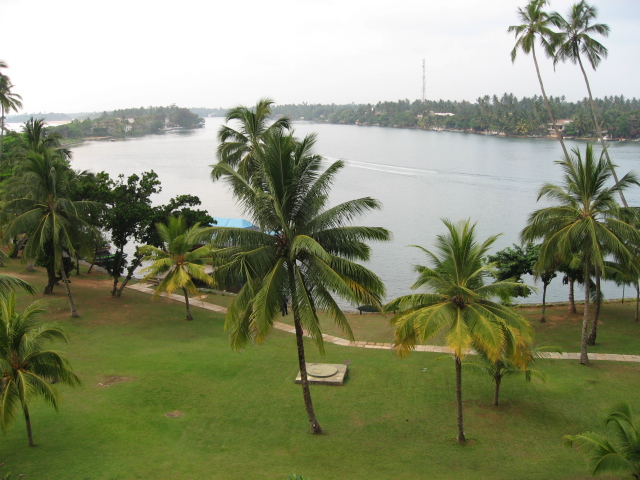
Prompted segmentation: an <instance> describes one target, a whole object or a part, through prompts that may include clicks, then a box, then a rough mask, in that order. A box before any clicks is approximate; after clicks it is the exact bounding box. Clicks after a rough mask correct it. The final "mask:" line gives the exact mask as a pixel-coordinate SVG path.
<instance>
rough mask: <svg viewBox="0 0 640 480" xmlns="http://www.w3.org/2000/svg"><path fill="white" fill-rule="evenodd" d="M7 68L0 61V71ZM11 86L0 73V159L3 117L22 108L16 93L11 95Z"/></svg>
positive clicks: (0, 153) (6, 78) (19, 97)
mask: <svg viewBox="0 0 640 480" xmlns="http://www.w3.org/2000/svg"><path fill="white" fill-rule="evenodd" d="M3 68H7V64H6V63H5V62H4V61H2V60H0V69H3ZM12 88H13V84H12V83H11V80H10V79H9V77H7V76H6V75H5V74H3V73H2V71H0V157H2V142H3V140H4V130H5V128H4V119H5V115H6V114H7V113H8V112H10V111H11V110H13V111H16V112H17V111H18V110H19V109H20V108H22V97H21V96H20V95H18V94H17V93H13V92H12V91H11V89H12Z"/></svg>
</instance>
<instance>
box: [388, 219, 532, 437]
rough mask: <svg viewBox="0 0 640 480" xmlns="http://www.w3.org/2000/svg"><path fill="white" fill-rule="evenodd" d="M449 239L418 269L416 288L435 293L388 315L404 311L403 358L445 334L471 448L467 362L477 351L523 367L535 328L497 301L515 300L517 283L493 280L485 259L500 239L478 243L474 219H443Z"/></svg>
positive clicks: (398, 341) (397, 319) (399, 325)
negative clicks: (464, 375) (509, 297)
mask: <svg viewBox="0 0 640 480" xmlns="http://www.w3.org/2000/svg"><path fill="white" fill-rule="evenodd" d="M443 222H444V224H445V226H446V227H447V230H448V233H447V234H446V235H438V237H437V240H436V248H437V253H433V252H431V251H429V250H426V249H424V248H422V247H418V248H420V249H421V250H422V251H424V252H425V253H426V254H427V256H428V257H429V258H430V260H431V263H432V264H433V267H426V266H418V267H416V270H417V272H418V275H419V278H418V280H417V281H416V283H415V284H414V285H413V286H412V287H411V288H413V289H417V288H420V287H427V288H428V289H429V290H430V292H429V293H416V294H411V295H406V296H402V297H399V298H396V299H395V300H393V301H392V302H390V303H388V304H387V305H386V306H385V311H387V312H396V311H397V312H398V313H396V314H395V316H394V317H393V318H392V319H391V323H392V324H393V325H395V345H396V351H397V352H398V354H399V355H401V356H403V355H406V354H408V353H409V351H411V350H412V349H413V348H414V347H415V346H416V343H417V342H418V341H422V342H426V341H427V340H429V339H430V338H433V337H435V336H436V335H438V334H439V333H440V332H443V331H444V332H445V342H446V345H447V346H448V347H449V348H451V349H452V350H453V355H454V359H455V364H456V399H457V403H458V443H460V444H465V443H466V442H467V439H466V437H465V434H464V427H463V418H462V360H463V358H464V357H465V355H466V354H467V353H468V352H469V349H470V348H474V349H476V350H477V351H479V352H482V353H483V354H484V355H486V356H487V358H488V359H489V360H490V361H491V362H496V361H498V360H499V359H500V358H502V357H503V356H506V357H507V358H509V359H511V361H512V362H513V363H514V364H515V365H517V366H519V367H521V368H522V367H523V366H524V364H525V360H526V356H525V355H523V353H524V352H526V351H527V348H526V347H527V346H528V345H529V344H530V343H531V326H530V325H529V323H528V322H527V321H526V320H525V319H524V318H523V317H522V316H520V315H518V314H517V313H516V312H515V311H514V310H512V309H511V308H509V307H506V306H504V305H501V304H499V303H496V302H494V301H492V300H491V298H492V297H498V298H501V297H503V296H504V295H509V294H510V293H511V292H512V291H513V289H514V288H517V287H518V286H520V287H521V286H522V284H518V283H516V282H511V281H498V282H495V283H491V284H485V282H484V279H485V278H491V276H492V274H491V270H492V268H493V265H492V264H488V263H487V262H486V260H485V256H486V253H487V251H488V250H489V248H490V247H491V245H492V244H493V243H494V242H495V240H496V238H497V236H492V237H489V238H488V239H487V240H485V241H484V242H482V243H478V242H477V241H476V239H475V233H474V231H475V224H471V223H470V221H469V220H467V221H466V222H460V223H459V224H457V225H455V224H453V223H451V222H450V221H448V220H443Z"/></svg>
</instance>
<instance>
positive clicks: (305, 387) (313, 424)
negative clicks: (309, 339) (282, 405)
mask: <svg viewBox="0 0 640 480" xmlns="http://www.w3.org/2000/svg"><path fill="white" fill-rule="evenodd" d="M288 270H289V288H290V291H291V310H292V312H293V324H294V325H295V328H296V344H297V346H298V366H299V367H300V384H301V385H302V396H303V398H304V406H305V408H306V409H307V417H309V426H310V428H311V433H313V434H314V435H319V434H321V433H322V428H320V424H319V423H318V420H317V419H316V412H315V411H314V409H313V402H312V400H311V390H310V389H309V379H308V377H307V362H306V359H305V355H304V332H303V330H302V324H301V323H300V315H299V313H298V303H297V302H296V301H295V274H294V272H293V267H289V269H288Z"/></svg>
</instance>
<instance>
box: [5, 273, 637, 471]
mask: <svg viewBox="0 0 640 480" xmlns="http://www.w3.org/2000/svg"><path fill="white" fill-rule="evenodd" d="M15 268H16V267H8V269H3V272H5V273H10V269H14V270H15ZM18 269H19V270H21V269H22V268H21V267H19V268H18ZM21 275H23V278H28V279H29V280H30V281H32V282H33V283H34V284H36V285H38V288H41V287H42V285H43V284H44V275H43V273H42V272H36V273H34V274H21ZM72 281H73V283H72V285H71V286H72V291H73V293H74V297H75V299H76V303H77V306H78V310H79V311H80V314H81V317H80V318H79V319H72V318H70V317H69V310H68V305H67V301H66V298H65V296H64V290H63V289H62V288H60V287H57V288H56V292H55V294H54V295H51V296H43V295H38V296H37V297H38V298H45V297H46V298H45V301H46V302H47V306H48V314H47V315H46V316H45V318H44V320H47V321H52V320H53V321H58V322H60V323H61V324H63V325H64V326H65V327H66V329H67V330H68V332H69V333H70V342H69V344H68V345H65V346H57V348H59V349H61V350H65V351H66V352H67V353H68V356H69V358H70V360H71V362H72V364H73V366H74V367H75V371H76V373H77V374H78V375H79V376H80V377H81V378H82V380H83V386H81V387H79V388H75V389H71V388H68V387H60V391H61V394H62V398H63V402H62V407H61V409H60V413H59V414H58V415H56V414H55V412H53V411H52V410H51V409H50V408H48V407H46V406H45V405H44V404H43V403H42V402H40V401H36V402H34V406H33V410H32V421H33V427H34V437H35V441H36V444H37V445H38V446H37V447H35V448H29V447H28V446H27V441H26V433H25V431H24V421H23V420H22V419H21V418H18V419H17V421H16V422H15V424H14V425H13V428H12V429H11V430H10V431H9V433H8V434H7V436H6V437H5V438H4V439H3V440H2V442H3V443H2V446H3V448H2V454H1V455H2V457H0V462H3V461H5V460H6V464H5V465H4V466H3V467H2V469H3V470H2V471H7V472H8V471H11V472H13V474H14V477H17V474H19V473H22V474H25V479H63V478H64V479H78V480H98V479H100V480H103V479H104V480H116V479H127V480H128V479H168V480H169V479H170V480H172V479H181V480H183V479H244V478H246V479H252V480H253V479H265V480H276V479H282V480H284V478H285V477H286V475H289V474H291V473H294V472H295V473H298V474H303V475H304V476H305V477H310V478H311V479H312V480H323V479H332V480H333V479H347V478H348V479H355V480H358V479H373V478H376V479H378V478H379V479H392V478H393V479H394V480H403V479H407V480H408V479H415V478H429V479H434V480H438V479H456V480H464V479H474V480H475V479H496V480H500V479H505V480H506V479H536V480H537V479H542V478H544V479H566V480H577V479H587V478H591V477H590V476H589V475H588V471H587V467H586V462H585V461H584V458H583V457H582V455H581V454H580V453H578V452H576V451H572V450H571V449H568V448H564V447H562V436H563V435H565V434H575V433H580V432H583V431H586V430H590V429H593V430H596V431H600V432H603V431H604V427H603V425H602V420H603V419H604V416H605V414H606V411H607V409H608V408H609V407H610V406H611V405H612V404H614V403H616V402H618V401H622V400H624V401H628V402H630V403H631V404H632V405H634V406H636V410H639V409H640V407H639V406H640V389H637V388H631V387H630V386H631V385H636V384H637V378H638V373H640V364H630V363H615V362H594V363H593V364H592V365H591V366H590V367H583V366H580V365H578V364H577V362H573V361H555V362H552V361H543V362H541V364H540V366H539V368H540V369H542V370H543V371H544V372H545V373H546V374H547V375H548V377H549V381H548V382H547V383H546V384H543V383H539V382H533V383H531V384H526V383H525V382H524V381H522V380H521V379H517V378H514V379H509V380H507V381H505V382H504V384H503V391H502V405H501V406H499V407H493V406H492V405H491V401H492V385H491V383H490V380H488V379H485V378H482V377H476V376H473V375H465V377H464V391H463V395H464V399H465V421H466V423H465V427H466V432H467V435H468V437H470V438H471V439H472V440H473V445H472V446H470V447H464V448H462V447H459V446H457V445H456V444H455V441H454V438H455V434H456V427H455V422H456V417H455V396H454V389H455V382H454V373H453V362H452V361H450V360H448V359H445V360H442V361H438V358H439V355H434V354H426V353H414V354H411V355H409V356H408V357H407V358H405V359H398V358H396V357H395V356H393V355H392V354H391V352H389V351H378V350H365V349H356V348H349V347H339V346H336V345H327V354H326V356H325V357H324V358H321V357H319V356H318V354H317V353H316V351H315V349H314V348H313V346H312V345H308V350H307V351H308V359H309V361H319V360H322V361H325V362H328V363H343V362H344V361H347V360H348V361H349V378H348V380H347V382H346V384H345V386H343V387H326V386H319V387H312V394H313V398H314V405H315V407H316V412H317V415H318V419H319V421H320V424H321V425H322V427H323V428H324V429H325V431H326V434H325V435H322V436H319V437H316V436H313V435H311V434H309V433H308V422H307V419H306V414H305V411H304V406H303V402H302V394H301V390H300V386H299V385H295V384H294V382H293V381H294V377H295V375H296V373H297V366H296V363H297V362H296V352H295V339H294V337H293V336H292V335H290V334H286V333H282V332H279V331H274V332H273V334H272V335H271V336H270V338H269V339H268V340H267V341H266V343H265V344H264V345H262V346H259V347H250V348H247V349H245V350H244V351H242V352H232V351H230V350H229V346H228V339H227V338H226V335H225V333H224V332H223V328H222V326H223V318H222V315H218V314H214V313H212V312H208V311H205V310H201V309H198V308H193V315H194V318H195V320H194V321H193V322H186V321H184V320H183V318H184V305H183V304H180V303H177V302H171V301H168V300H166V299H162V298H159V299H156V300H152V298H151V296H150V295H145V294H142V293H138V292H135V291H130V290H128V291H126V292H125V293H124V296H123V298H121V299H113V298H111V296H110V294H109V282H108V280H106V279H105V278H104V277H102V276H99V275H91V276H88V275H82V276H80V277H75V276H74V277H72ZM31 300H32V299H31V298H22V299H21V301H22V303H23V304H24V305H26V304H27V303H29V302H30V301H31ZM194 305H197V302H195V303H194ZM550 315H551V314H550ZM366 318H367V316H365V315H363V316H362V321H363V322H366V321H371V318H372V317H370V319H369V320H366ZM354 320H357V319H354ZM558 323H562V322H558ZM606 325H607V326H609V324H606ZM610 326H611V329H612V330H613V329H614V327H615V328H617V327H618V325H610ZM362 328H364V326H363V327H362ZM545 328H547V329H548V330H549V331H550V332H552V331H554V328H555V329H558V328H560V327H554V322H552V321H550V322H549V324H548V325H546V326H545ZM358 329H360V327H358ZM576 334H577V332H576ZM554 335H556V334H554ZM555 338H559V337H558V335H556V337H555ZM114 377H115V380H120V381H114ZM110 382H113V383H111V384H110V385H109V386H102V385H101V384H105V383H110ZM176 410H177V411H179V412H181V413H182V416H178V417H166V416H165V414H167V413H169V412H174V411H176Z"/></svg>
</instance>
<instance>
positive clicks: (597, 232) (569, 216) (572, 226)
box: [520, 145, 640, 365]
mask: <svg viewBox="0 0 640 480" xmlns="http://www.w3.org/2000/svg"><path fill="white" fill-rule="evenodd" d="M556 163H557V164H558V165H560V167H561V168H562V170H563V172H564V178H563V181H562V184H561V185H554V184H551V183H547V184H545V185H543V186H542V188H541V189H540V193H539V194H538V200H540V199H541V198H547V199H549V200H550V201H551V202H552V203H553V204H552V205H551V206H550V207H547V208H543V209H540V210H536V211H535V212H533V213H532V214H531V215H530V216H529V219H528V222H527V226H526V227H525V228H524V229H523V230H522V232H521V234H520V236H521V239H522V241H524V242H531V241H535V240H537V239H542V241H543V242H542V247H541V248H540V260H539V265H545V264H547V263H548V262H549V261H550V260H551V259H552V258H556V257H560V259H562V260H564V261H571V260H572V259H573V258H574V256H575V255H580V256H581V260H582V265H583V269H584V270H583V271H584V278H585V279H586V281H585V283H584V285H585V288H584V290H585V306H584V317H583V321H582V342H581V352H580V363H581V364H584V365H586V364H587V363H589V359H588V356H587V339H588V335H587V334H588V326H589V313H590V312H589V302H590V282H589V281H588V279H589V278H590V273H591V269H592V267H596V275H599V274H600V272H602V271H603V269H604V259H605V256H606V255H607V254H612V255H613V256H614V257H615V258H617V259H618V260H619V261H623V262H631V261H632V259H633V254H632V252H631V250H630V249H629V247H628V245H629V244H635V245H638V244H640V243H639V242H640V234H639V233H638V231H637V230H636V229H635V228H634V227H633V226H632V225H631V224H630V223H628V221H626V220H625V214H626V213H627V212H628V209H621V208H620V207H619V205H618V204H617V202H616V201H615V199H614V196H615V195H616V194H617V192H618V191H619V190H624V189H626V188H628V187H629V186H631V185H638V180H637V179H636V177H635V175H633V174H631V173H628V174H626V175H625V176H624V177H623V178H621V179H620V181H619V182H617V183H616V184H615V185H614V186H612V187H607V186H606V185H607V182H608V181H609V179H610V178H611V167H610V166H609V165H608V163H607V162H606V161H605V160H604V158H603V157H602V156H600V159H599V160H596V159H595V158H594V155H593V148H592V146H591V145H589V146H587V149H586V152H585V155H584V158H583V156H582V154H581V153H580V151H579V150H578V149H574V150H573V156H572V157H569V158H567V159H565V160H562V161H559V162H556Z"/></svg>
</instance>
